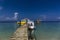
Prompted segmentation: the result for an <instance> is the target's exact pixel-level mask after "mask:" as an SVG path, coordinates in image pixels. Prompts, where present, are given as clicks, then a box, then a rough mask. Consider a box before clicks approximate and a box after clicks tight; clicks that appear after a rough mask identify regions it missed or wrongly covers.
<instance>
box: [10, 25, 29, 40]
mask: <svg viewBox="0 0 60 40" xmlns="http://www.w3.org/2000/svg"><path fill="white" fill-rule="evenodd" d="M10 40H28V31H27V25H26V24H25V25H23V26H21V27H20V28H18V29H17V30H16V32H15V33H14V34H13V36H12V37H11V38H10Z"/></svg>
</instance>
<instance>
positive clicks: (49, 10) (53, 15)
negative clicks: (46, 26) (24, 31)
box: [0, 0, 60, 21]
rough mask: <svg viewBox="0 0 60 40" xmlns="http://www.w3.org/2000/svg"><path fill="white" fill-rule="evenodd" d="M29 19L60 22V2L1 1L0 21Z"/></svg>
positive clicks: (56, 0)
mask: <svg viewBox="0 0 60 40" xmlns="http://www.w3.org/2000/svg"><path fill="white" fill-rule="evenodd" d="M16 12H17V13H18V15H19V19H23V18H29V19H32V20H35V19H38V18H39V19H41V20H46V21H56V20H57V21H59V20H60V0H0V20H13V19H14V13H16Z"/></svg>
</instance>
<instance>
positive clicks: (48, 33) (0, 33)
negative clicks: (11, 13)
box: [0, 22, 60, 40]
mask: <svg viewBox="0 0 60 40" xmlns="http://www.w3.org/2000/svg"><path fill="white" fill-rule="evenodd" d="M16 28H17V24H16V23H0V40H8V39H9V37H10V36H12V34H13V32H14V31H15V30H16ZM35 36H36V40H60V22H41V23H40V24H39V25H36V30H35Z"/></svg>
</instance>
